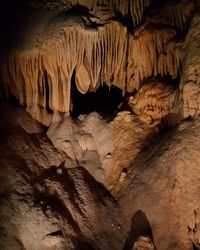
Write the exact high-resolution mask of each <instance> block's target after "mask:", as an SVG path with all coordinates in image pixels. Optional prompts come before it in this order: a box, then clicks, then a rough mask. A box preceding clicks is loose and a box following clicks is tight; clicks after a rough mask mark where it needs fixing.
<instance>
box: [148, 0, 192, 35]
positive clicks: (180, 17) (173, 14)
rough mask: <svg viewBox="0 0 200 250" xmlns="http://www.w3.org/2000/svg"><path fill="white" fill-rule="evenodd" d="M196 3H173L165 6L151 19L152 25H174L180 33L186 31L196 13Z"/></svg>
mask: <svg viewBox="0 0 200 250" xmlns="http://www.w3.org/2000/svg"><path fill="white" fill-rule="evenodd" d="M194 8H195V6H194V2H192V1H186V2H184V3H183V2H177V3H176V2H172V3H171V4H167V5H165V6H164V7H163V8H162V9H161V11H159V13H157V14H155V16H154V17H152V18H151V20H150V22H151V23H156V24H157V23H159V24H160V25H161V24H162V25H172V26H174V27H176V28H177V29H179V30H180V31H186V29H187V27H188V25H189V23H190V22H191V19H192V13H193V12H194Z"/></svg>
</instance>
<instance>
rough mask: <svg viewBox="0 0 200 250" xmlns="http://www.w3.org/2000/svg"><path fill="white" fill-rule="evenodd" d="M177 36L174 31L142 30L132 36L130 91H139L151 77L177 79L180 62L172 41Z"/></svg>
mask: <svg viewBox="0 0 200 250" xmlns="http://www.w3.org/2000/svg"><path fill="white" fill-rule="evenodd" d="M175 36H176V32H175V30H173V29H162V30H152V29H149V28H148V27H147V28H144V29H140V30H139V31H138V33H137V32H136V33H135V34H134V35H130V40H129V52H128V69H127V79H128V81H127V82H128V91H129V92H132V91H133V90H134V89H138V88H139V86H140V83H141V81H142V80H143V79H144V78H148V77H150V76H157V75H159V74H160V75H161V76H164V75H166V74H168V73H169V74H170V75H172V77H173V78H175V77H177V75H178V73H179V70H180V69H179V66H180V63H179V60H180V58H179V57H178V56H176V53H175V52H176V43H175V42H172V41H171V40H172V39H173V38H174V37H175Z"/></svg>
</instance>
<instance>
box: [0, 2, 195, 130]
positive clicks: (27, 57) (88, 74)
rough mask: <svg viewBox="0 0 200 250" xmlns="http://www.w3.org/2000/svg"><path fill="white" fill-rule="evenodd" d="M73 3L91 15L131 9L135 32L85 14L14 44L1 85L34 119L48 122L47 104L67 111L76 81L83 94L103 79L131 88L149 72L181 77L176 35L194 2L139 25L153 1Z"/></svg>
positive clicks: (165, 10)
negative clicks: (31, 39)
mask: <svg viewBox="0 0 200 250" xmlns="http://www.w3.org/2000/svg"><path fill="white" fill-rule="evenodd" d="M71 4H72V6H73V5H75V6H77V5H76V4H78V6H79V5H83V6H86V7H87V8H88V11H89V12H90V10H92V13H93V14H91V15H93V16H95V13H98V10H99V9H100V6H101V4H104V5H106V6H107V8H109V7H110V8H111V7H112V8H114V9H115V11H117V12H120V13H121V15H123V16H126V15H128V10H129V8H130V14H131V17H132V19H133V24H134V25H135V26H136V27H135V29H133V27H134V26H133V27H132V31H131V30H130V28H129V27H126V26H124V25H123V24H122V23H120V22H119V21H117V20H113V18H114V17H113V18H111V19H108V20H107V22H106V23H105V24H104V25H98V24H95V25H96V27H93V26H94V22H91V21H89V24H85V23H84V22H83V20H84V19H81V20H82V21H81V20H80V19H74V20H73V21H71V19H68V20H67V21H66V20H65V19H63V21H59V24H58V25H56V24H55V25H53V24H52V27H51V29H50V28H49V31H48V27H47V30H46V31H43V34H42V35H41V36H42V40H41V42H40V43H38V41H37V42H33V43H32V45H31V47H30V48H29V49H26V48H25V49H23V46H22V48H21V49H18V48H16V49H13V50H12V51H11V53H10V55H8V57H7V58H6V59H5V62H4V64H3V65H2V67H1V71H0V74H1V79H2V85H3V89H4V92H5V93H6V95H7V97H9V96H10V95H12V96H15V97H16V98H17V99H19V102H20V104H21V105H26V106H27V110H28V111H29V112H30V113H31V114H32V116H33V117H34V118H36V119H37V120H39V121H40V122H42V123H44V124H46V125H47V124H49V120H48V114H46V108H47V107H49V108H50V109H51V110H52V111H53V112H54V111H59V112H67V113H68V112H69V111H70V110H71V109H72V103H73V100H72V97H71V85H72V84H76V86H77V89H78V90H79V91H80V92H81V93H86V92H88V91H96V89H97V88H98V87H99V86H100V85H102V84H107V85H109V86H110V85H115V86H117V87H119V88H120V89H122V91H123V93H126V92H129V93H132V92H133V91H134V90H138V89H139V88H140V87H141V86H142V81H143V80H144V79H146V78H148V77H157V76H161V77H164V76H166V75H170V76H171V77H172V79H176V78H177V77H178V76H179V74H180V71H181V64H182V58H183V53H181V48H180V46H179V43H178V42H177V37H179V36H180V35H179V33H180V32H181V33H184V32H185V30H186V29H187V26H188V24H189V23H190V19H191V15H192V11H193V10H194V6H195V5H194V3H193V2H192V3H191V2H185V3H183V4H181V3H177V4H173V6H171V4H169V5H168V4H165V5H164V7H163V8H161V11H160V12H156V13H155V14H152V18H151V19H148V18H146V19H145V20H144V23H143V24H142V25H140V26H139V25H138V24H139V23H140V22H141V17H142V14H143V12H144V10H145V7H147V6H148V5H150V2H149V1H128V2H126V1H111V2H110V1H108V2H105V3H100V2H98V1H91V2H90V1H83V2H81V1H73V2H72V3H71ZM97 6H98V8H97V10H96V7H97ZM150 6H151V5H150ZM112 8H111V9H112ZM171 9H172V11H170V10H171ZM95 10H96V12H95ZM107 11H109V9H108V10H107ZM166 13H167V15H165V14H166ZM52 15H53V14H52ZM96 15H97V16H98V14H96ZM83 16H84V14H83ZM84 18H85V17H84ZM88 18H90V17H88ZM64 20H65V21H64ZM45 22H47V21H45ZM60 22H61V24H60ZM86 25H88V27H87V26H86ZM92 25H93V26H92ZM52 29H53V30H52ZM30 32H31V31H29V33H30ZM74 74H75V83H73V81H72V78H73V75H74ZM169 106H170V104H169Z"/></svg>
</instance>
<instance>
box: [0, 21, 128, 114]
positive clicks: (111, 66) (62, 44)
mask: <svg viewBox="0 0 200 250" xmlns="http://www.w3.org/2000/svg"><path fill="white" fill-rule="evenodd" d="M126 43H127V30H126V28H125V27H123V26H122V25H120V24H119V23H118V22H112V23H111V24H107V25H105V26H103V27H100V28H99V29H98V30H85V29H83V28H81V26H77V27H75V28H74V27H68V28H66V29H65V30H64V31H63V34H62V36H60V39H55V38H52V39H49V40H47V42H46V43H44V44H43V45H42V46H41V47H39V48H34V49H32V50H28V51H20V52H19V51H15V52H13V53H11V56H10V57H9V58H8V61H7V65H6V66H5V67H3V69H2V71H1V75H2V79H3V80H4V82H5V84H6V86H9V91H10V92H11V94H12V95H14V96H16V97H17V98H19V101H20V103H21V104H27V107H31V106H34V105H39V106H40V107H42V108H46V106H47V105H48V107H49V108H50V109H52V110H53V111H55V110H57V111H60V112H68V111H69V109H70V92H71V78H72V74H73V72H74V71H75V73H76V76H75V80H76V84H77V88H78V89H79V91H80V92H82V93H85V92H87V91H88V90H96V89H97V87H98V86H99V84H100V83H103V82H106V83H107V84H116V85H117V86H119V87H120V88H125V62H126V61H125V59H126V58H125V54H124V51H126ZM102 58H103V59H102ZM45 74H46V77H45ZM47 89H48V98H47ZM9 91H8V89H7V90H6V92H9ZM47 102H48V103H47Z"/></svg>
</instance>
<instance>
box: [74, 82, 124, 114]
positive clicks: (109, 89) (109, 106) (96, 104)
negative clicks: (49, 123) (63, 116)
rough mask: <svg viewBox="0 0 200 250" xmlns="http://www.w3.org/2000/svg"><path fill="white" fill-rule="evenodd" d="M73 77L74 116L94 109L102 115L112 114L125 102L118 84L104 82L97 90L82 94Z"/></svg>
mask: <svg viewBox="0 0 200 250" xmlns="http://www.w3.org/2000/svg"><path fill="white" fill-rule="evenodd" d="M73 78H74V77H73ZM73 78H72V84H71V98H72V99H71V100H72V103H73V104H72V109H71V115H72V117H75V118H76V117H78V116H79V115H80V114H89V113H91V112H94V111H95V112H98V113H100V114H102V115H112V114H114V113H115V112H116V111H117V110H118V107H119V105H120V104H121V103H122V102H123V99H124V97H123V93H122V90H121V89H120V88H118V87H116V86H113V85H112V86H108V85H106V84H103V85H100V86H99V87H98V89H97V90H96V92H87V93H85V94H82V93H80V92H79V91H78V89H77V87H76V84H75V82H74V81H73Z"/></svg>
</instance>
